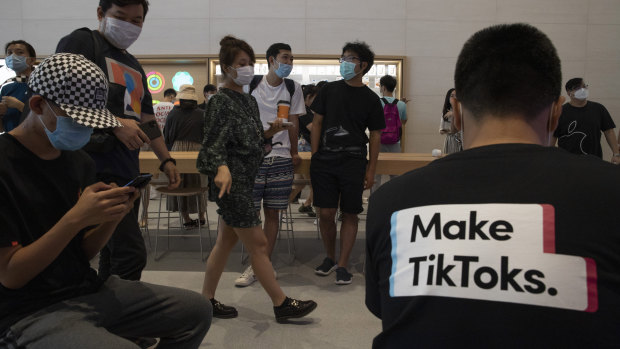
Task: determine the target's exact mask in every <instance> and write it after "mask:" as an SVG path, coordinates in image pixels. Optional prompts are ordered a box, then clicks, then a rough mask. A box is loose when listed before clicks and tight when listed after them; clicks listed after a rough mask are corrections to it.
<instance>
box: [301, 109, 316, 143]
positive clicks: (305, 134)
mask: <svg viewBox="0 0 620 349" xmlns="http://www.w3.org/2000/svg"><path fill="white" fill-rule="evenodd" d="M312 120H314V113H313V112H312V110H310V107H308V106H306V113H305V114H304V115H302V116H300V117H299V136H300V137H301V138H303V139H305V140H306V142H308V144H311V142H312V140H311V138H312V137H311V136H310V130H308V125H309V124H311V123H312Z"/></svg>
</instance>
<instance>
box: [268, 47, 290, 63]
mask: <svg viewBox="0 0 620 349" xmlns="http://www.w3.org/2000/svg"><path fill="white" fill-rule="evenodd" d="M280 50H285V51H293V50H291V46H290V45H289V44H284V43H281V42H278V43H275V44H273V45H271V46H269V48H268V49H267V54H266V58H267V67H271V63H269V57H273V58H276V57H277V56H278V54H280Z"/></svg>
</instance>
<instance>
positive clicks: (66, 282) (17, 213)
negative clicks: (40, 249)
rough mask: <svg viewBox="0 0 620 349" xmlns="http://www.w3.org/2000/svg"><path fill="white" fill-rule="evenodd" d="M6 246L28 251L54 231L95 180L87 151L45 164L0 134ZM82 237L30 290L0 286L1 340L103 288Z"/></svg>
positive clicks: (1, 224)
mask: <svg viewBox="0 0 620 349" xmlns="http://www.w3.org/2000/svg"><path fill="white" fill-rule="evenodd" d="M0 164H2V166H0V198H2V199H1V200H0V247H11V246H15V245H18V244H21V245H22V246H27V245H29V244H31V243H33V242H34V241H36V240H37V239H39V238H40V237H41V236H43V235H44V234H45V233H46V232H47V231H48V230H49V229H51V228H52V227H53V226H54V225H55V224H56V223H57V222H58V221H59V220H60V218H61V217H62V216H64V215H65V213H67V211H69V209H71V208H72V207H73V206H74V205H75V204H76V203H77V201H78V198H79V195H80V193H81V192H82V189H84V188H85V187H86V186H88V185H90V184H92V182H93V181H94V176H95V172H94V164H93V161H92V160H91V159H90V158H89V157H88V155H87V154H86V153H85V152H83V151H75V152H70V151H63V152H62V153H61V155H60V157H58V158H57V159H54V160H42V159H40V158H39V157H38V156H36V155H35V154H33V153H32V152H31V151H30V150H28V149H27V148H26V147H24V146H23V145H22V144H21V143H19V142H18V141H17V140H16V139H15V138H14V137H13V136H12V135H10V134H8V133H5V134H3V135H0ZM82 237H83V233H79V234H78V235H77V236H76V237H75V238H73V239H72V240H71V242H70V243H69V244H68V245H67V247H65V249H64V250H63V251H62V252H61V253H60V255H59V256H58V257H57V258H56V259H55V260H54V261H53V262H52V263H51V264H50V265H49V266H48V267H47V268H45V269H44V270H43V271H42V272H41V273H40V274H39V275H38V276H36V277H35V278H34V279H32V280H31V281H30V282H28V283H27V284H26V285H25V286H24V287H22V288H20V289H17V290H13V289H8V288H5V287H4V286H3V285H1V284H0V314H1V315H0V335H1V334H2V333H3V332H4V331H5V330H6V329H7V328H8V327H9V326H10V325H12V324H14V323H16V322H17V321H19V320H20V319H21V318H23V317H25V316H27V315H29V314H31V313H34V312H36V311H38V310H40V309H42V308H44V307H46V306H48V305H51V304H53V303H56V302H59V301H62V300H65V299H68V298H73V297H76V296H79V295H82V294H87V293H92V292H94V291H95V290H96V289H97V288H98V286H99V283H98V282H97V281H96V278H97V275H96V272H95V271H94V270H93V269H91V268H90V265H89V263H88V259H87V258H86V256H85V255H84V252H83V250H82V247H81V242H82Z"/></svg>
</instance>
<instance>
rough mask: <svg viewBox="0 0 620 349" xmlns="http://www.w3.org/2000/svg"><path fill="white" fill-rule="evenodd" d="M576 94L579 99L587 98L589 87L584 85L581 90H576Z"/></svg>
mask: <svg viewBox="0 0 620 349" xmlns="http://www.w3.org/2000/svg"><path fill="white" fill-rule="evenodd" d="M574 96H575V98H577V99H586V98H588V89H587V88H585V87H582V88H580V89H579V90H577V91H575V94H574Z"/></svg>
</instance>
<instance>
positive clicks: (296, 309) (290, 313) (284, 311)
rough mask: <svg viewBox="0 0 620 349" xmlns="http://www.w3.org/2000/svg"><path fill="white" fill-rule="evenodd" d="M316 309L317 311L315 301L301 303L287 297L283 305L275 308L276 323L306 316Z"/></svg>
mask: <svg viewBox="0 0 620 349" xmlns="http://www.w3.org/2000/svg"><path fill="white" fill-rule="evenodd" d="M314 309H316V302H315V301H300V300H297V299H292V298H288V297H286V299H285V300H284V302H283V303H282V305H280V306H277V307H273V312H274V314H276V321H277V322H280V323H282V322H286V320H288V319H293V318H298V317H303V316H306V315H308V314H310V313H311V312H312V311H313V310H314Z"/></svg>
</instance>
